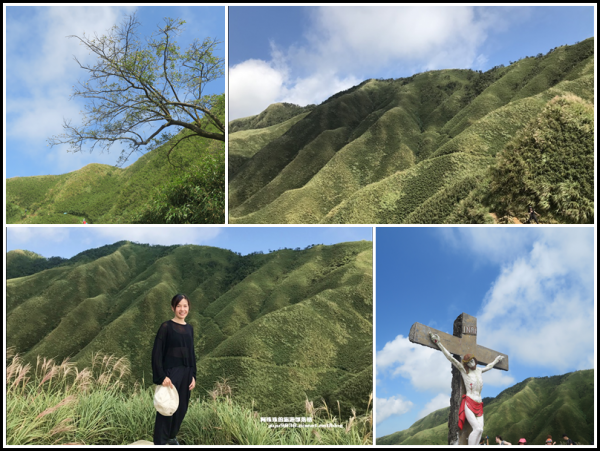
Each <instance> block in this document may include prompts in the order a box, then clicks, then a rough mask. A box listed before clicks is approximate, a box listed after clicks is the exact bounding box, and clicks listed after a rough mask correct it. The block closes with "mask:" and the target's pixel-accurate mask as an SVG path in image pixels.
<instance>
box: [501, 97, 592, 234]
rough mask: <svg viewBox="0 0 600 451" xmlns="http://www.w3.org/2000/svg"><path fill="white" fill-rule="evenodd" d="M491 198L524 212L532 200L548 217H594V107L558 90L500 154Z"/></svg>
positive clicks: (589, 219)
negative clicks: (559, 93)
mask: <svg viewBox="0 0 600 451" xmlns="http://www.w3.org/2000/svg"><path fill="white" fill-rule="evenodd" d="M497 160H498V161H497V164H496V166H495V167H492V168H491V178H492V180H491V184H490V194H491V195H490V201H491V204H493V207H495V210H496V211H498V212H499V213H504V212H508V211H509V210H510V211H513V212H515V213H517V214H518V215H519V216H521V213H523V212H525V211H526V209H527V206H528V205H529V204H531V205H533V207H534V209H535V210H536V211H537V212H538V213H540V214H541V215H542V217H545V218H547V219H546V220H545V221H544V222H553V221H558V222H562V223H591V222H593V220H594V107H593V105H592V104H590V103H588V102H586V101H585V100H582V99H581V98H579V97H577V96H575V95H565V96H560V97H559V96H557V97H555V98H554V99H552V100H551V101H550V102H549V104H548V105H547V107H546V108H545V109H544V110H543V111H542V113H541V114H540V115H539V116H538V117H537V118H536V119H534V120H533V121H532V122H531V123H529V125H528V126H527V127H525V129H524V130H523V132H521V133H520V134H518V135H517V136H516V137H515V138H514V139H513V140H512V141H511V142H510V143H509V144H508V145H507V146H506V147H505V148H504V150H503V151H502V152H500V153H499V154H498V156H497Z"/></svg>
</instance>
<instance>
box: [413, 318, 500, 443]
mask: <svg viewBox="0 0 600 451" xmlns="http://www.w3.org/2000/svg"><path fill="white" fill-rule="evenodd" d="M430 332H431V333H434V334H437V335H439V337H440V342H441V343H442V345H444V347H445V348H446V349H447V350H448V352H450V353H451V354H454V358H456V360H458V361H459V362H460V361H461V360H462V357H463V356H464V355H465V354H473V355H474V356H475V358H476V359H477V362H479V363H480V364H483V365H488V364H489V363H491V362H493V361H494V359H495V358H496V357H497V356H498V355H503V356H504V359H503V360H502V361H501V362H499V363H498V364H497V365H496V366H495V367H494V368H497V369H499V370H504V371H508V356H507V355H506V354H502V353H501V352H496V351H493V350H491V349H488V348H484V347H483V346H481V345H478V344H477V318H475V317H474V316H471V315H467V314H466V313H462V314H461V315H460V316H459V317H458V318H456V320H455V321H454V332H453V335H450V334H447V333H444V332H441V331H439V330H436V329H432V328H431V327H427V326H425V325H424V324H421V323H414V324H413V325H412V327H411V328H410V333H409V334H408V339H409V341H411V342H412V343H417V344H420V345H423V346H429V347H430V348H433V349H436V350H438V351H439V350H440V349H439V348H438V347H437V345H436V344H435V343H433V342H432V341H431V338H430V337H429V333H430ZM450 366H451V367H452V395H451V396H450V414H449V415H448V444H449V445H466V444H467V438H468V437H469V434H470V433H471V430H472V429H471V426H470V425H469V423H468V422H465V424H464V426H463V430H462V431H461V430H460V429H459V428H458V410H459V408H460V402H461V398H462V395H463V394H464V393H465V385H464V383H463V380H462V377H461V375H460V372H459V371H458V370H457V369H456V368H454V365H452V364H450ZM484 408H485V406H484Z"/></svg>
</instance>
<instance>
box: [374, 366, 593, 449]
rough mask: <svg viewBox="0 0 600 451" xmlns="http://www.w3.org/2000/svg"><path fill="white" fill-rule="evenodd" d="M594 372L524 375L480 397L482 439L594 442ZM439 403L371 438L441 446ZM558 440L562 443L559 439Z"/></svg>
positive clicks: (444, 434) (444, 432)
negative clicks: (493, 394)
mask: <svg viewBox="0 0 600 451" xmlns="http://www.w3.org/2000/svg"><path fill="white" fill-rule="evenodd" d="M594 399H595V395H594V370H583V371H576V372H574V373H567V374H564V375H561V376H551V377H535V378H534V377H530V378H529V379H525V380H524V381H523V382H519V383H518V384H516V385H513V386H512V387H510V388H507V389H506V390H504V391H503V392H502V393H500V394H499V395H498V396H496V397H495V398H484V399H483V404H484V417H485V425H484V429H483V435H484V437H485V436H486V435H487V436H489V440H490V445H495V444H496V442H495V440H494V437H495V436H496V435H500V436H501V437H502V438H503V439H504V440H506V441H508V442H510V443H512V444H513V445H516V444H517V443H518V442H519V439H521V438H525V439H526V440H527V444H528V445H544V444H545V441H546V437H547V436H548V435H552V437H553V440H554V441H556V444H557V445H559V444H561V441H562V434H567V436H568V437H569V438H570V439H572V440H574V441H575V442H576V443H577V444H581V445H590V444H592V443H593V440H594V425H595V424H596V421H595V417H594ZM449 409H450V407H445V408H443V409H440V410H436V411H435V412H432V413H430V414H429V415H427V416H426V417H424V418H421V419H420V420H419V421H417V422H416V423H415V424H413V425H412V426H411V427H410V428H408V429H406V430H404V431H399V432H395V433H393V434H390V435H386V436H384V437H380V438H377V444H378V445H447V444H448V441H447V440H448V412H449ZM563 444H564V443H563Z"/></svg>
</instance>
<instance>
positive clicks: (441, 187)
mask: <svg viewBox="0 0 600 451" xmlns="http://www.w3.org/2000/svg"><path fill="white" fill-rule="evenodd" d="M593 55H594V40H593V38H590V39H587V40H585V41H582V42H580V43H578V44H576V45H573V46H563V47H560V48H556V49H552V50H551V51H550V52H549V53H548V54H546V55H538V56H537V57H528V58H524V59H522V60H520V61H517V62H514V63H512V64H511V65H510V66H508V67H504V66H497V67H495V68H493V69H491V70H489V71H488V72H485V73H481V72H476V71H471V70H440V71H431V72H424V73H421V74H415V75H413V76H411V77H409V78H404V79H397V80H392V79H390V80H367V81H365V82H363V83H361V84H360V85H358V86H355V87H354V88H351V89H349V90H347V91H344V92H341V93H338V94H336V95H335V96H332V97H331V98H330V99H328V100H326V101H325V102H323V103H322V104H321V105H319V106H317V107H314V108H312V109H311V110H310V111H309V112H308V113H307V112H302V113H301V114H297V115H296V116H294V117H293V118H290V119H288V121H287V122H282V121H280V122H278V126H271V127H264V126H263V128H260V129H247V128H246V129H243V130H239V131H233V132H232V133H231V132H230V135H229V139H230V142H231V143H234V144H233V145H232V146H231V147H230V151H229V161H230V165H231V166H232V167H233V168H234V170H233V171H232V172H230V179H229V209H230V210H229V214H230V216H229V217H230V222H233V223H236V222H238V223H456V222H492V215H490V213H497V216H502V215H504V214H508V213H512V214H513V215H514V216H519V217H520V216H521V215H522V214H524V213H525V211H526V208H527V203H528V202H529V203H533V204H535V206H536V210H537V211H538V212H540V213H542V215H543V216H544V218H545V219H547V221H548V222H590V221H591V220H593V219H591V218H590V215H589V211H586V212H585V214H579V215H578V214H576V213H577V212H575V214H559V213H558V212H557V209H563V210H564V209H565V207H564V205H566V204H569V203H570V202H575V201H577V202H578V203H577V205H576V206H575V207H573V208H571V209H572V210H578V209H579V208H582V209H586V208H588V207H589V205H590V204H591V205H593V193H591V194H590V192H589V190H588V189H587V187H588V186H593V171H592V176H591V181H590V180H589V179H590V173H589V171H587V170H586V171H580V172H579V173H578V176H577V177H572V176H570V175H569V174H568V171H567V170H562V169H560V168H563V169H564V168H566V167H567V166H569V165H570V164H571V162H572V161H574V160H581V161H582V164H584V165H588V163H589V160H590V156H591V158H592V167H593V134H594V132H593V121H592V124H591V126H589V125H588V124H589V119H588V118H589V115H590V114H591V115H592V117H593V99H594V75H593V74H594V56H593ZM556 97H559V98H568V99H575V98H577V99H579V100H573V101H572V102H579V103H581V104H582V105H583V107H582V109H583V110H586V119H585V120H582V121H579V122H577V121H576V120H574V116H573V114H572V113H565V114H563V116H564V117H565V118H566V121H567V122H568V124H567V126H566V127H564V128H563V129H561V130H560V131H559V132H557V135H556V136H555V137H554V138H556V139H558V140H559V141H560V142H563V143H564V144H565V146H566V147H569V148H572V149H577V151H576V152H578V154H577V155H568V156H565V152H562V151H557V149H556V148H553V147H552V146H547V148H546V149H545V150H544V152H545V154H546V157H545V158H547V159H548V161H552V164H550V165H549V166H548V168H546V170H547V171H550V172H552V175H555V177H563V176H565V175H566V177H567V178H566V179H565V180H564V183H565V187H564V188H563V189H562V191H568V190H570V191H569V192H570V193H571V194H569V195H568V196H566V195H563V196H562V198H563V199H564V200H563V202H562V204H561V206H559V205H558V204H559V202H554V204H553V203H552V202H547V203H544V202H545V198H544V197H543V196H542V195H537V196H536V195H535V193H537V192H544V187H543V183H546V181H547V180H549V179H552V178H553V177H552V176H544V177H540V178H537V179H535V180H534V182H533V184H535V187H533V188H532V187H531V186H527V184H526V182H524V181H522V180H517V181H514V182H513V185H514V188H513V189H514V191H517V192H519V193H522V195H520V196H516V195H515V196H513V197H514V199H516V200H515V201H514V202H513V203H511V204H510V205H509V204H502V205H501V204H500V203H499V202H498V199H497V197H498V196H494V195H493V194H492V193H491V191H490V187H489V185H490V181H491V180H492V179H493V171H492V170H493V168H495V167H496V165H498V164H501V163H498V161H497V155H499V154H500V153H501V152H504V153H503V154H502V155H503V158H506V153H507V152H516V151H515V150H514V149H515V148H516V149H520V147H522V146H523V143H524V142H527V140H528V139H534V138H533V137H535V136H537V134H538V133H539V130H540V129H544V128H547V127H548V123H549V122H550V121H548V120H547V117H548V116H549V115H551V113H550V110H551V109H552V104H558V105H559V107H560V108H563V109H568V108H570V107H569V106H568V105H566V103H565V102H562V101H557V100H553V99H555V98H556ZM590 108H591V110H590ZM266 111H267V110H265V112H263V113H261V114H266ZM590 111H591V113H590ZM254 118H256V116H255V117H254ZM232 123H233V122H232ZM246 126H247V127H251V126H252V124H251V123H250V122H249V121H247V123H246ZM277 127H279V128H277ZM550 129H552V128H551V127H550ZM574 129H576V130H574ZM232 130H238V129H230V131H232ZM517 135H518V136H519V137H520V138H518V139H517V138H516V136H517ZM590 143H591V146H590ZM517 151H518V150H517ZM526 163H527V164H528V165H532V164H533V163H532V161H531V160H527V161H526ZM586 167H587V166H586ZM588 169H589V168H588ZM525 170H529V166H527V167H526V169H525ZM531 171H532V172H539V171H540V169H539V168H538V169H531ZM557 173H558V174H557ZM555 197H560V196H559V194H555ZM524 200H525V204H524V205H521V203H522V202H523V201H524ZM542 204H543V205H542ZM497 209H500V210H502V211H500V210H497ZM540 210H542V211H540ZM588 210H589V208H588ZM592 217H593V214H592Z"/></svg>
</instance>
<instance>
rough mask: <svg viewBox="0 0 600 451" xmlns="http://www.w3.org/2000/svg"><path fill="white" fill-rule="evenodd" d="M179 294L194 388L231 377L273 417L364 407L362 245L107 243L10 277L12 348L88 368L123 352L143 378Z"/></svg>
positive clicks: (368, 260)
mask: <svg viewBox="0 0 600 451" xmlns="http://www.w3.org/2000/svg"><path fill="white" fill-rule="evenodd" d="M178 292H183V293H186V294H187V295H188V296H189V298H190V301H191V310H190V314H189V316H188V319H187V320H188V322H189V323H190V324H192V325H193V327H194V330H195V338H196V340H195V345H196V355H197V358H198V377H197V385H198V387H199V389H200V390H199V391H200V392H201V393H207V392H208V391H210V390H211V389H212V388H213V386H214V384H215V382H216V381H218V380H219V379H220V378H227V379H228V381H229V382H230V384H232V385H233V386H234V388H235V392H236V398H237V399H238V400H240V401H242V402H244V403H247V404H248V405H251V404H252V402H254V405H255V406H256V407H258V408H259V409H260V411H261V412H265V413H267V412H268V413H270V414H273V415H279V414H280V415H288V416H289V415H292V414H298V415H299V414H301V413H302V414H303V413H304V401H305V399H306V398H307V397H308V398H309V399H310V400H315V401H320V399H321V398H324V399H326V400H328V401H330V402H331V401H333V403H335V402H336V401H337V400H339V401H340V403H341V407H342V413H343V414H344V416H345V415H346V414H348V415H351V414H350V409H351V408H356V409H357V411H358V412H364V411H365V410H366V408H367V403H368V401H369V394H370V393H371V392H372V370H373V368H372V336H373V334H372V321H373V304H372V244H371V242H366V241H362V242H355V243H342V244H338V245H333V246H323V245H317V246H313V247H310V248H307V249H305V250H299V249H298V250H291V249H282V250H279V251H274V252H271V253H269V254H264V255H263V254H259V253H256V254H250V255H247V256H240V255H237V254H235V253H233V252H230V251H227V250H224V249H218V248H211V247H207V246H192V245H189V246H170V247H165V246H148V245H140V244H134V243H129V242H121V243H116V244H115V245H112V248H110V247H106V246H105V247H104V248H100V249H97V250H93V252H91V253H89V254H88V255H80V256H79V257H78V258H77V259H75V261H69V262H67V264H64V265H61V266H57V267H54V268H51V269H48V270H45V271H41V272H38V273H36V274H33V275H30V276H26V277H20V278H15V279H9V280H8V281H7V300H6V310H7V320H6V327H7V337H9V338H8V341H7V345H8V346H15V348H16V352H18V353H20V354H22V355H23V356H24V358H25V360H28V361H32V362H34V361H35V359H36V358H37V356H38V355H40V356H46V357H56V358H58V360H61V359H63V358H65V357H67V356H72V357H73V358H74V360H75V361H76V362H77V363H78V365H80V366H83V365H86V364H88V365H89V363H90V361H91V359H92V355H93V354H94V353H97V352H102V353H108V354H114V355H116V356H126V357H127V358H129V359H130V361H131V363H132V368H133V374H134V376H135V378H136V379H137V380H140V381H141V380H142V378H144V379H145V381H146V382H148V381H150V380H151V367H150V360H151V357H150V353H151V349H152V344H153V342H154V337H155V334H156V331H157V330H158V327H159V325H160V324H161V323H162V322H163V321H165V320H167V319H170V318H172V316H173V315H172V312H171V310H170V304H169V302H170V299H171V298H172V296H173V295H174V294H175V293H178ZM31 311H35V312H36V314H35V315H30V314H28V313H27V312H31ZM25 318H26V320H24V319H25Z"/></svg>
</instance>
